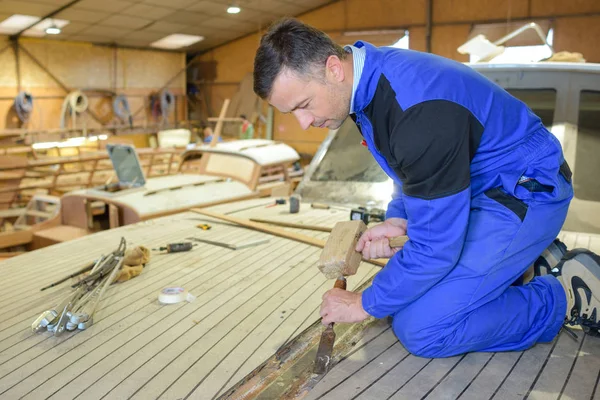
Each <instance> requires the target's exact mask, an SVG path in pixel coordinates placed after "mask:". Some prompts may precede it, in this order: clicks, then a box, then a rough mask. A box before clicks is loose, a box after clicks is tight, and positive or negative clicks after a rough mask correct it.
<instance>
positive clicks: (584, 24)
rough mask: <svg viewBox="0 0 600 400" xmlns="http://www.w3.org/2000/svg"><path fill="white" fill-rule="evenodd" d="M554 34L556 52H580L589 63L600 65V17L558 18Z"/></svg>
mask: <svg viewBox="0 0 600 400" xmlns="http://www.w3.org/2000/svg"><path fill="white" fill-rule="evenodd" d="M554 32H555V34H554V50H555V51H572V52H578V53H581V54H583V58H585V59H586V61H587V62H595V63H600V50H599V48H598V38H599V37H600V16H592V17H566V18H558V19H557V20H556V21H555V26H554Z"/></svg>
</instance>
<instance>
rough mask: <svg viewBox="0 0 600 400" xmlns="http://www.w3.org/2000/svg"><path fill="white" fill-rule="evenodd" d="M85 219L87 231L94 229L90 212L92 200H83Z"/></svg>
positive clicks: (91, 212)
mask: <svg viewBox="0 0 600 400" xmlns="http://www.w3.org/2000/svg"><path fill="white" fill-rule="evenodd" d="M84 203H85V217H86V227H87V229H89V230H92V229H94V212H93V210H92V200H89V199H85V200H84Z"/></svg>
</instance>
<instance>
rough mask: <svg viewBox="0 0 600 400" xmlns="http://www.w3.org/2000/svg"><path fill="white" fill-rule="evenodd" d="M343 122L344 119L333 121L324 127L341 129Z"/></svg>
mask: <svg viewBox="0 0 600 400" xmlns="http://www.w3.org/2000/svg"><path fill="white" fill-rule="evenodd" d="M343 123H344V121H331V122H330V123H329V124H327V125H326V126H324V127H323V128H327V129H330V130H336V129H339V127H340V126H342V124H343Z"/></svg>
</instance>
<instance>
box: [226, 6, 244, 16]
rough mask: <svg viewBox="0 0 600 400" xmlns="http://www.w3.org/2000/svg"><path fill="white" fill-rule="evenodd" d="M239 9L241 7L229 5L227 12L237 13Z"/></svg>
mask: <svg viewBox="0 0 600 400" xmlns="http://www.w3.org/2000/svg"><path fill="white" fill-rule="evenodd" d="M240 11H242V9H241V8H239V7H238V6H230V7H229V8H227V12H228V13H229V14H237V13H239V12H240Z"/></svg>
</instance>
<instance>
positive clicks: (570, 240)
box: [558, 231, 577, 250]
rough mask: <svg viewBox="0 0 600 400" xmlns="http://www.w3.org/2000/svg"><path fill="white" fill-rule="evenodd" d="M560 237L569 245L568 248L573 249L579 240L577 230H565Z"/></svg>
mask: <svg viewBox="0 0 600 400" xmlns="http://www.w3.org/2000/svg"><path fill="white" fill-rule="evenodd" d="M558 237H559V239H560V240H562V242H563V243H564V244H565V245H566V246H567V249H569V250H571V249H573V248H575V241H576V240H577V233H576V232H568V231H563V232H561V233H560V234H559V235H558Z"/></svg>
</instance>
